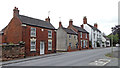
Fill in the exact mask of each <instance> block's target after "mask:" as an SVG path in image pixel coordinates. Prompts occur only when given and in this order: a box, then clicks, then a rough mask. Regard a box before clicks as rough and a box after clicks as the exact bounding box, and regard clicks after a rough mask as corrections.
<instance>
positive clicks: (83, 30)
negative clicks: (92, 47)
mask: <svg viewBox="0 0 120 68" xmlns="http://www.w3.org/2000/svg"><path fill="white" fill-rule="evenodd" d="M73 27H74V28H75V29H77V30H78V31H79V32H84V33H88V32H87V31H86V30H85V29H83V28H81V27H78V26H75V25H73Z"/></svg>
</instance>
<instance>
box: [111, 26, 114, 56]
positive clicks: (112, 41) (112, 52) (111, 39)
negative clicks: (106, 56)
mask: <svg viewBox="0 0 120 68" xmlns="http://www.w3.org/2000/svg"><path fill="white" fill-rule="evenodd" d="M111 29H112V37H111V46H112V47H111V51H112V55H113V30H114V27H112V28H111Z"/></svg>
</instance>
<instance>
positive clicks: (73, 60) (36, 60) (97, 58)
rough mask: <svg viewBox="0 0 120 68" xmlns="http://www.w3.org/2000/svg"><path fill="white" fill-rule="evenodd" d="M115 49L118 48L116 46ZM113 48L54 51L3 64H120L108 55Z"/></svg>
mask: <svg viewBox="0 0 120 68" xmlns="http://www.w3.org/2000/svg"><path fill="white" fill-rule="evenodd" d="M113 50H114V51H117V50H118V48H116V47H114V48H113ZM110 52H111V48H110V47H109V48H98V49H91V50H81V51H74V52H64V53H54V54H47V55H43V56H35V57H29V58H25V59H20V60H13V61H7V62H3V63H2V65H3V66H118V59H116V58H110V57H106V56H105V54H106V53H110Z"/></svg>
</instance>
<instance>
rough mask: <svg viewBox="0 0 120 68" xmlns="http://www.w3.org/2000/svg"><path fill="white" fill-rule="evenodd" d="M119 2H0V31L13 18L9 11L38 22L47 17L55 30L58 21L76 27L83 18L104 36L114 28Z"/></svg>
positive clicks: (34, 0) (114, 0)
mask: <svg viewBox="0 0 120 68" xmlns="http://www.w3.org/2000/svg"><path fill="white" fill-rule="evenodd" d="M118 2H119V0H1V1H0V9H1V10H0V30H1V29H3V28H4V27H5V26H7V24H8V23H9V22H10V20H11V19H12V17H13V8H14V7H15V6H16V7H18V9H19V10H20V15H25V16H29V17H33V18H37V19H41V20H45V18H47V17H48V11H50V14H49V17H50V19H51V23H52V24H53V26H55V28H58V26H59V21H60V19H59V17H61V21H62V25H63V26H64V27H67V26H68V25H69V19H73V24H74V25H77V26H80V25H81V24H82V23H83V17H84V16H87V19H88V21H87V22H88V23H89V24H91V25H94V23H98V29H100V30H101V31H102V32H104V33H105V34H106V35H108V34H109V33H111V27H113V26H115V25H118Z"/></svg>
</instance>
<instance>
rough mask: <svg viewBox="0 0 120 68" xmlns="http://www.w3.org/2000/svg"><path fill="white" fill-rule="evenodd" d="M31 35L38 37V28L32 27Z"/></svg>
mask: <svg viewBox="0 0 120 68" xmlns="http://www.w3.org/2000/svg"><path fill="white" fill-rule="evenodd" d="M31 37H36V28H32V27H31Z"/></svg>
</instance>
